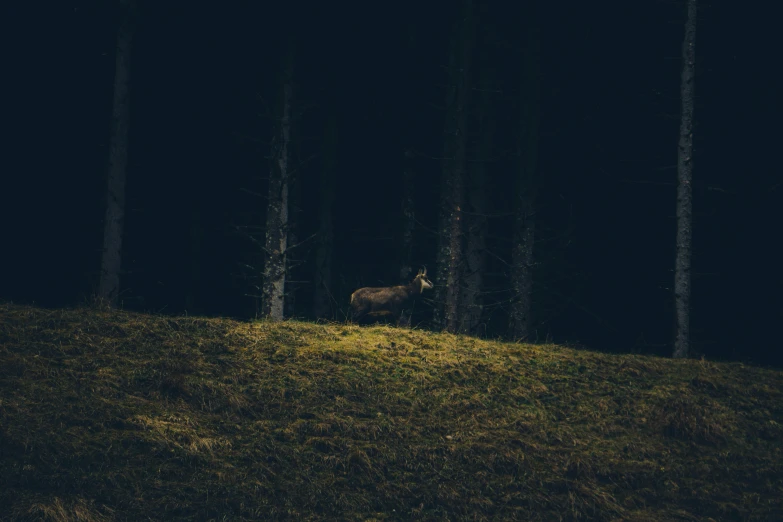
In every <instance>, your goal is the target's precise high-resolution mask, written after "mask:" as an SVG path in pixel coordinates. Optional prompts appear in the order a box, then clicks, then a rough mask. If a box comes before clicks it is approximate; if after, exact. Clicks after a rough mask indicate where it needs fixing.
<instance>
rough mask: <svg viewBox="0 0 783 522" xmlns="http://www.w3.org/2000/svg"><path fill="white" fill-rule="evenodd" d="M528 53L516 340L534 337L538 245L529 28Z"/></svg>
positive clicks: (534, 70) (533, 48) (532, 33)
mask: <svg viewBox="0 0 783 522" xmlns="http://www.w3.org/2000/svg"><path fill="white" fill-rule="evenodd" d="M528 34H529V37H528V46H527V50H526V53H525V80H524V81H525V86H524V87H523V89H522V92H523V100H522V114H521V118H520V121H521V132H520V143H519V157H520V163H519V169H520V172H519V176H518V177H517V182H516V190H515V192H516V200H515V207H516V208H515V218H514V232H513V246H512V251H511V264H512V271H511V288H512V292H513V298H512V301H511V311H510V314H509V322H510V327H511V335H512V336H513V338H514V340H517V341H525V340H528V339H530V338H531V332H530V329H531V313H532V309H533V305H532V297H533V251H534V245H535V230H536V229H535V211H534V206H535V196H536V190H535V186H536V169H537V166H538V122H539V107H538V105H539V102H540V100H539V98H540V96H539V78H538V76H539V70H538V35H537V34H536V30H535V27H533V26H532V24H531V26H530V27H529V28H528Z"/></svg>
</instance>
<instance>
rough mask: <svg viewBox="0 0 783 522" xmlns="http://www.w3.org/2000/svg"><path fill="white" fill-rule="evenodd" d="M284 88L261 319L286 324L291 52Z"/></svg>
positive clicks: (269, 209)
mask: <svg viewBox="0 0 783 522" xmlns="http://www.w3.org/2000/svg"><path fill="white" fill-rule="evenodd" d="M286 61H287V63H286V65H285V70H284V73H283V82H282V83H283V85H282V91H283V93H282V94H283V95H282V107H281V109H282V111H281V112H282V114H281V117H280V124H279V125H280V126H279V129H278V134H277V136H276V137H275V140H274V143H273V150H272V157H273V158H274V160H273V164H272V169H271V174H270V177H269V202H268V207H267V218H266V243H265V247H266V248H265V253H266V262H265V264H264V278H263V283H262V286H261V316H262V317H265V318H269V319H271V320H273V321H282V320H283V315H284V314H283V312H284V303H285V272H286V254H287V250H288V181H289V175H290V172H289V167H290V165H289V163H290V158H289V149H290V145H291V104H292V98H293V85H292V83H293V54H292V52H291V51H289V56H288V58H287V60H286Z"/></svg>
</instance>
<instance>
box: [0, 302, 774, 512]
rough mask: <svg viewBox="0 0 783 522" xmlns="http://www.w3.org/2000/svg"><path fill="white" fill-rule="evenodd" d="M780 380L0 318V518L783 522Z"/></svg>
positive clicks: (434, 348) (149, 320) (227, 330)
mask: <svg viewBox="0 0 783 522" xmlns="http://www.w3.org/2000/svg"><path fill="white" fill-rule="evenodd" d="M782 438H783V374H782V373H781V372H778V371H773V370H767V369H762V368H755V367H748V366H743V365H741V364H713V363H706V362H698V361H674V360H664V359H656V358H647V357H639V356H613V355H605V354H598V353H591V352H586V351H575V350H570V349H566V348H562V347H558V346H533V345H521V344H511V343H498V342H489V341H481V340H477V339H472V338H467V337H459V336H452V335H445V334H443V335H440V334H431V333H427V332H421V331H411V330H405V329H393V328H388V327H372V328H358V327H354V326H347V325H316V324H310V323H296V322H289V323H283V324H271V323H265V322H261V323H254V324H250V323H239V322H235V321H231V320H224V319H203V318H175V319H172V318H165V317H154V316H147V315H142V314H133V313H125V312H108V311H97V310H89V309H81V310H56V311H52V310H42V309H36V308H30V307H21V306H14V305H7V304H6V305H3V304H0V518H3V519H4V520H5V519H7V520H51V521H58V522H65V521H106V520H172V519H174V520H210V519H212V520H335V519H338V520H419V519H420V520H566V521H568V520H573V521H576V520H580V521H581V520H584V521H587V520H595V521H604V520H605V521H610V520H618V521H619V520H627V521H675V520H683V521H685V520H716V521H717V520H721V521H723V520H758V521H770V520H783V483H782V482H781V476H783V469H782V468H783V465H782V463H783V460H782V459H781V457H782V456H781V448H782V447H783V442H782Z"/></svg>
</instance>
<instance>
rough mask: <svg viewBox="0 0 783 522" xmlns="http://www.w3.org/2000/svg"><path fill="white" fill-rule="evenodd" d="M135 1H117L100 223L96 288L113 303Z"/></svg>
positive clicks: (122, 204)
mask: <svg viewBox="0 0 783 522" xmlns="http://www.w3.org/2000/svg"><path fill="white" fill-rule="evenodd" d="M135 11H136V3H135V0H120V1H119V17H120V23H119V28H118V30H117V49H116V56H115V66H114V100H113V102H112V124H111V136H110V144H109V171H108V183H107V187H106V216H105V219H104V223H103V253H102V256H101V276H100V284H99V289H98V297H99V299H100V300H101V301H102V302H103V303H104V304H106V305H108V306H116V305H117V301H118V297H119V293H120V269H121V267H122V237H123V224H124V221H125V178H126V171H127V168H128V127H129V120H130V107H129V105H130V63H131V47H132V43H133V32H134V16H135Z"/></svg>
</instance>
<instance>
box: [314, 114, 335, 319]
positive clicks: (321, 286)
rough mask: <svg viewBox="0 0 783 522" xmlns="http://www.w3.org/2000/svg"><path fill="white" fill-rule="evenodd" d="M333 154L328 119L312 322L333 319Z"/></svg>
mask: <svg viewBox="0 0 783 522" xmlns="http://www.w3.org/2000/svg"><path fill="white" fill-rule="evenodd" d="M336 154H337V122H336V121H335V119H334V116H332V119H331V121H330V122H329V126H328V128H327V131H326V139H325V140H324V150H323V157H324V164H323V168H322V169H321V198H320V201H321V211H320V216H321V217H320V224H319V228H318V247H317V250H316V252H315V289H314V295H313V314H314V315H315V317H316V318H318V319H322V318H329V319H333V318H334V314H333V313H332V299H331V296H332V292H331V288H332V252H333V250H334V224H333V222H332V213H333V212H334V182H335V179H334V176H335V171H334V170H335V156H336Z"/></svg>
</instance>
